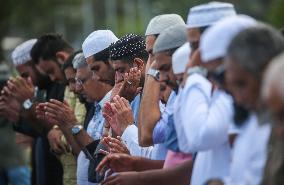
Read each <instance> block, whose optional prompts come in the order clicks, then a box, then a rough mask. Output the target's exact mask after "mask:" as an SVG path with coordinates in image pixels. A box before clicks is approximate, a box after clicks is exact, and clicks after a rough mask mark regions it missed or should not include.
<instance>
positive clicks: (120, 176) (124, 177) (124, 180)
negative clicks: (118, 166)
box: [101, 172, 144, 185]
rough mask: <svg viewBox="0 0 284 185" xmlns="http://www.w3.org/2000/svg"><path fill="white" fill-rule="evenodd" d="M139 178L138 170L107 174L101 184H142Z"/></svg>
mask: <svg viewBox="0 0 284 185" xmlns="http://www.w3.org/2000/svg"><path fill="white" fill-rule="evenodd" d="M143 184H144V183H143V182H141V179H139V172H121V173H117V174H115V175H113V176H109V177H108V178H107V179H105V180H104V181H103V182H101V185H143Z"/></svg>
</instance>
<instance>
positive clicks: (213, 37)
mask: <svg viewBox="0 0 284 185" xmlns="http://www.w3.org/2000/svg"><path fill="white" fill-rule="evenodd" d="M256 24H257V21H256V20H255V19H253V18H251V17H249V16H245V15H237V16H233V17H228V18H225V19H222V20H220V21H219V22H217V23H216V24H215V25H213V26H212V27H210V28H208V29H207V30H206V31H205V32H204V33H203V35H202V36H201V39H200V52H201V60H202V61H203V62H205V63H206V62H209V61H212V60H215V59H218V58H222V57H224V56H225V55H226V53H227V48H228V46H229V44H230V43H231V41H232V40H233V38H234V37H235V36H236V35H237V34H238V33H239V32H241V31H242V30H244V29H246V28H249V27H252V26H255V25H256Z"/></svg>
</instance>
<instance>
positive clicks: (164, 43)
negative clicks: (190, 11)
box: [153, 24, 187, 54]
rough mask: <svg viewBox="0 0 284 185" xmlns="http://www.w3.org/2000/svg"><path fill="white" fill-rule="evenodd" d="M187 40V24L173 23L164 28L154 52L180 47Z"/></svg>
mask: <svg viewBox="0 0 284 185" xmlns="http://www.w3.org/2000/svg"><path fill="white" fill-rule="evenodd" d="M186 41H187V28H186V25H185V24H183V25H173V26H171V27H169V28H167V29H166V30H164V31H163V32H162V33H161V34H160V35H159V37H158V38H157V40H156V42H155V44H154V48H153V53H154V54H155V53H159V52H162V51H167V50H170V49H174V48H178V47H180V46H182V45H183V44H184V43H185V42H186Z"/></svg>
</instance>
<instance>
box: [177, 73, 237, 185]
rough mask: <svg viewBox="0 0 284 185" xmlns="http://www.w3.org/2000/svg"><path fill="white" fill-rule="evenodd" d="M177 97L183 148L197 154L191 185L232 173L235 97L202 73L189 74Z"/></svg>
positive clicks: (179, 138) (179, 139) (180, 144)
mask: <svg viewBox="0 0 284 185" xmlns="http://www.w3.org/2000/svg"><path fill="white" fill-rule="evenodd" d="M180 93H181V94H180V95H179V96H178V97H177V100H176V103H177V104H176V106H175V111H174V122H175V128H176V132H177V136H178V144H179V148H180V150H181V151H182V152H184V153H196V152H198V153H197V157H196V160H195V163H194V166H193V172H192V178H191V185H200V184H204V183H205V182H206V181H207V180H209V179H211V178H224V177H226V176H227V175H228V174H229V167H230V156H231V153H230V152H231V151H230V150H231V149H230V145H229V140H228V133H229V127H230V123H231V122H232V116H233V107H232V98H231V97H230V96H229V95H227V94H226V93H224V92H222V91H220V90H214V93H213V94H212V84H211V83H210V82H209V81H208V80H207V79H206V78H204V77H203V76H201V75H199V74H192V75H190V76H189V77H188V79H187V82H186V85H185V87H184V89H183V90H181V92H180Z"/></svg>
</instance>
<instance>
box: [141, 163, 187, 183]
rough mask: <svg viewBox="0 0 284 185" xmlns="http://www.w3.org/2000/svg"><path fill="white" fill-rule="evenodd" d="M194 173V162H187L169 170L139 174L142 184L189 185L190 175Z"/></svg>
mask: <svg viewBox="0 0 284 185" xmlns="http://www.w3.org/2000/svg"><path fill="white" fill-rule="evenodd" d="M191 171H192V161H191V160H189V161H186V162H185V163H183V164H181V165H179V166H176V167H173V168H169V169H159V170H148V171H144V172H140V173H139V180H141V184H148V185H159V184H163V185H172V184H178V185H188V184H189V181H190V175H191Z"/></svg>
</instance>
